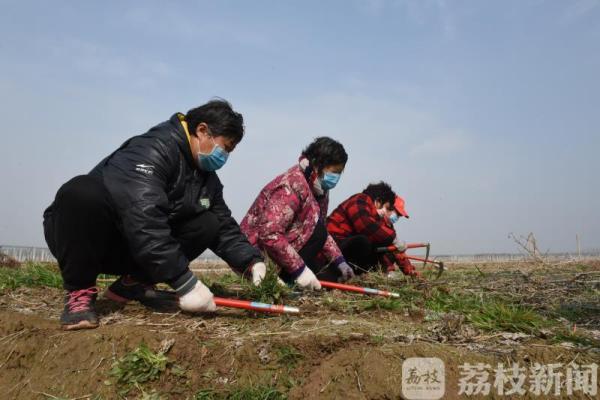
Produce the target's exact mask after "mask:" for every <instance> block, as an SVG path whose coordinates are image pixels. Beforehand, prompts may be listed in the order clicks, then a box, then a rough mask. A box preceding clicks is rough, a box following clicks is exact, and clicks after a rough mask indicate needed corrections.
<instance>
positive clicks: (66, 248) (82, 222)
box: [44, 175, 219, 290]
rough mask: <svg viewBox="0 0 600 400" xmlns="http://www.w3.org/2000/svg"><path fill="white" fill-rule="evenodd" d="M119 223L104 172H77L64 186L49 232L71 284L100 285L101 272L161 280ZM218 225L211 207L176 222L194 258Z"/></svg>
mask: <svg viewBox="0 0 600 400" xmlns="http://www.w3.org/2000/svg"><path fill="white" fill-rule="evenodd" d="M119 225H120V224H119V217H118V215H117V213H116V212H115V210H114V207H113V205H112V200H111V197H110V195H109V193H108V191H107V190H106V188H105V187H104V184H103V183H102V181H101V180H100V179H99V178H96V177H92V176H89V175H81V176H77V177H75V178H73V179H71V180H70V181H68V182H67V183H65V184H64V185H63V186H62V187H61V188H60V189H59V190H58V193H57V194H56V198H55V200H54V203H53V204H52V206H51V208H50V209H49V210H48V211H47V212H46V213H44V235H45V237H46V242H47V243H48V247H49V248H50V251H51V252H52V254H53V255H54V256H55V257H56V259H57V260H58V265H59V267H60V270H61V274H62V277H63V281H64V288H65V289H67V290H79V289H84V288H88V287H91V286H94V285H95V284H96V278H97V277H98V275H99V274H101V273H105V274H114V275H125V274H130V275H132V276H133V277H134V278H136V279H138V280H140V281H143V282H151V283H155V282H152V280H151V279H150V277H149V276H148V275H147V274H146V273H145V271H144V269H143V268H141V267H140V266H139V265H137V264H136V263H135V261H134V259H133V257H132V255H131V254H130V251H129V249H128V246H127V241H126V239H125V237H124V236H123V234H122V233H121V231H120V229H119ZM218 230H219V221H218V218H217V216H216V215H215V214H213V213H211V212H209V211H205V212H203V213H201V214H198V215H196V216H194V218H191V219H189V220H185V221H183V222H180V223H177V224H174V225H172V226H171V234H172V236H173V237H174V238H175V239H176V240H177V241H178V242H179V244H180V245H181V249H182V251H183V253H184V254H185V255H186V257H187V258H188V259H189V260H193V259H195V258H196V257H198V256H199V255H200V254H202V253H203V252H204V251H205V250H206V249H207V248H208V247H209V246H210V245H211V244H212V243H213V242H214V240H215V239H216V237H217V232H218ZM184 272H185V271H184Z"/></svg>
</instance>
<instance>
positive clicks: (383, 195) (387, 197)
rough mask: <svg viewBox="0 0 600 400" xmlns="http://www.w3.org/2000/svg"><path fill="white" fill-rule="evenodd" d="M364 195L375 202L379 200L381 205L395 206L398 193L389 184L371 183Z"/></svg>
mask: <svg viewBox="0 0 600 400" xmlns="http://www.w3.org/2000/svg"><path fill="white" fill-rule="evenodd" d="M363 193H364V194H366V195H367V196H369V197H370V198H371V199H372V200H373V201H376V200H379V201H380V202H381V203H383V204H385V203H390V205H392V206H393V205H394V201H395V200H396V193H394V191H393V190H392V187H391V186H390V185H388V184H387V183H385V182H383V181H381V182H379V183H371V184H369V186H367V188H366V189H365V190H363Z"/></svg>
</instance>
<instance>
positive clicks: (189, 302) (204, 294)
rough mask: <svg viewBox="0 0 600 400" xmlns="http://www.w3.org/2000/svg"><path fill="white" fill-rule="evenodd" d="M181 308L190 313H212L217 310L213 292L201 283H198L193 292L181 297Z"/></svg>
mask: <svg viewBox="0 0 600 400" xmlns="http://www.w3.org/2000/svg"><path fill="white" fill-rule="evenodd" d="M179 307H180V308H181V309H182V310H183V311H189V312H210V311H215V310H216V309H217V305H216V304H215V301H214V300H213V294H212V292H211V291H210V289H209V288H207V287H206V286H205V285H204V283H202V282H200V281H198V282H196V285H195V286H194V288H193V289H192V290H190V291H189V292H187V293H186V294H184V295H183V296H181V297H179Z"/></svg>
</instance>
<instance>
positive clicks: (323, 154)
mask: <svg viewBox="0 0 600 400" xmlns="http://www.w3.org/2000/svg"><path fill="white" fill-rule="evenodd" d="M302 155H303V156H305V157H306V158H308V160H309V161H310V163H311V165H312V167H313V168H315V169H317V170H322V169H323V168H325V167H327V166H330V165H337V164H344V165H345V164H346V162H347V161H348V154H346V150H344V146H342V144H341V143H340V142H337V141H335V140H333V139H332V138H328V137H318V138H316V139H315V140H314V141H313V142H312V143H311V144H309V145H308V147H306V148H305V149H304V150H303V151H302Z"/></svg>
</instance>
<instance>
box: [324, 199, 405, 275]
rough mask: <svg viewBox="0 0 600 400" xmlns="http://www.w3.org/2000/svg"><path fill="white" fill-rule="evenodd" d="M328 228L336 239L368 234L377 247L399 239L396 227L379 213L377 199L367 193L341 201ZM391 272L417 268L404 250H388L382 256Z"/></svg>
mask: <svg viewBox="0 0 600 400" xmlns="http://www.w3.org/2000/svg"><path fill="white" fill-rule="evenodd" d="M327 230H328V231H329V234H330V235H331V236H333V238H334V239H335V240H336V241H340V240H343V239H346V238H348V237H350V236H355V235H365V236H366V237H367V238H368V239H369V241H370V242H371V243H372V244H373V245H374V246H376V247H384V246H389V245H390V244H392V242H393V241H394V239H395V238H396V231H395V230H394V227H392V226H390V225H388V224H387V223H386V222H385V220H384V219H383V218H382V217H380V216H379V214H377V209H376V208H375V204H374V203H373V200H372V199H371V198H370V197H369V196H368V195H366V194H364V193H359V194H355V195H354V196H352V197H350V198H349V199H347V200H345V201H344V202H342V204H340V205H339V206H338V207H337V208H336V209H335V210H334V211H333V212H332V213H331V215H330V216H329V217H328V218H327ZM379 262H380V263H382V264H383V265H384V266H385V268H386V270H387V271H393V270H395V269H396V265H397V266H398V267H400V269H401V270H402V272H404V273H405V274H407V275H412V274H414V267H413V266H412V264H411V263H410V261H409V260H408V259H406V258H405V256H404V253H400V252H394V253H384V254H382V255H381V256H380V257H379Z"/></svg>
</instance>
